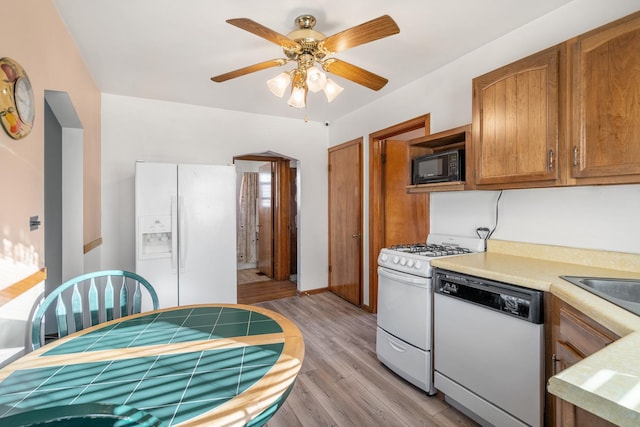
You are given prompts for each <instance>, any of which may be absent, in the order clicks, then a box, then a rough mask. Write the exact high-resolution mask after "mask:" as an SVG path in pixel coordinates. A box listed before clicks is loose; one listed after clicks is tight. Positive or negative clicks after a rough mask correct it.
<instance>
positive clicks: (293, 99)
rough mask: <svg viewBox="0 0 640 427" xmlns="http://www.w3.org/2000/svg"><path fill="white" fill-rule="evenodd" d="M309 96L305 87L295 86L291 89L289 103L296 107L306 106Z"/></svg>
mask: <svg viewBox="0 0 640 427" xmlns="http://www.w3.org/2000/svg"><path fill="white" fill-rule="evenodd" d="M306 97H307V90H306V88H304V87H294V88H293V90H292V91H291V96H290V97H289V101H287V104H289V105H291V106H292V107H296V108H304V106H305V98H306Z"/></svg>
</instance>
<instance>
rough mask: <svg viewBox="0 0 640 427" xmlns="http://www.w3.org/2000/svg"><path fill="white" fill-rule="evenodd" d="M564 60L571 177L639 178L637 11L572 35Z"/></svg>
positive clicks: (595, 179) (601, 179)
mask: <svg viewBox="0 0 640 427" xmlns="http://www.w3.org/2000/svg"><path fill="white" fill-rule="evenodd" d="M569 61H570V66H571V76H572V85H571V91H572V96H571V100H572V101H571V102H572V106H571V118H572V119H571V144H570V146H571V148H570V150H572V153H570V161H571V162H572V168H571V176H572V177H573V178H577V179H578V183H585V184H589V183H617V182H640V79H638V73H639V70H640V13H635V14H633V15H630V16H628V17H626V18H623V19H621V20H618V21H615V22H613V23H612V24H609V25H606V26H604V27H601V28H599V29H596V30H594V31H591V32H588V33H586V34H584V35H581V36H579V37H577V38H576V39H575V40H574V41H573V42H572V43H571V45H570V48H569ZM589 178H591V179H589ZM581 181H582V182H581Z"/></svg>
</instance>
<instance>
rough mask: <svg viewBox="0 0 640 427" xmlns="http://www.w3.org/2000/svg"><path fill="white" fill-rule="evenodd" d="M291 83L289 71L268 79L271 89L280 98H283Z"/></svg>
mask: <svg viewBox="0 0 640 427" xmlns="http://www.w3.org/2000/svg"><path fill="white" fill-rule="evenodd" d="M289 83H291V76H290V75H289V73H280V74H278V75H277V76H275V77H274V78H272V79H269V80H267V86H268V87H269V90H270V91H271V93H272V94H274V95H275V96H277V97H278V98H282V97H283V96H284V92H285V91H286V90H287V87H288V86H289Z"/></svg>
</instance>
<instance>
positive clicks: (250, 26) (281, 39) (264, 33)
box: [227, 18, 300, 50]
mask: <svg viewBox="0 0 640 427" xmlns="http://www.w3.org/2000/svg"><path fill="white" fill-rule="evenodd" d="M227 23H229V24H231V25H234V26H236V27H238V28H241V29H243V30H245V31H248V32H250V33H252V34H255V35H256V36H259V37H262V38H263V39H265V40H268V41H270V42H271V43H275V44H277V45H279V46H282V47H283V48H287V49H290V50H296V49H298V48H300V45H299V44H298V42H296V41H293V40H291V39H290V38H288V37H287V36H284V35H282V34H280V33H278V32H277V31H274V30H272V29H270V28H267V27H265V26H264V25H262V24H258V23H257V22H256V21H253V20H251V19H249V18H235V19H227Z"/></svg>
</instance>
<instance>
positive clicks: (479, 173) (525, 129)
mask: <svg viewBox="0 0 640 427" xmlns="http://www.w3.org/2000/svg"><path fill="white" fill-rule="evenodd" d="M564 52H565V45H564V44H561V45H557V46H554V47H551V48H549V49H546V50H544V51H541V52H538V53H536V54H534V55H531V56H529V57H526V58H524V59H521V60H519V61H516V62H514V63H512V64H509V65H506V66H504V67H502V68H499V69H497V70H494V71H491V72H489V73H487V74H484V75H482V76H480V77H476V78H475V79H473V120H472V135H473V146H474V152H475V160H476V161H475V169H476V170H475V178H476V179H475V182H476V185H477V186H478V187H479V188H515V187H518V188H523V187H542V186H553V185H559V184H560V183H561V173H560V171H559V167H558V164H559V162H558V155H559V153H560V147H561V145H560V139H559V135H560V132H559V113H560V92H559V81H560V63H561V60H564Z"/></svg>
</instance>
